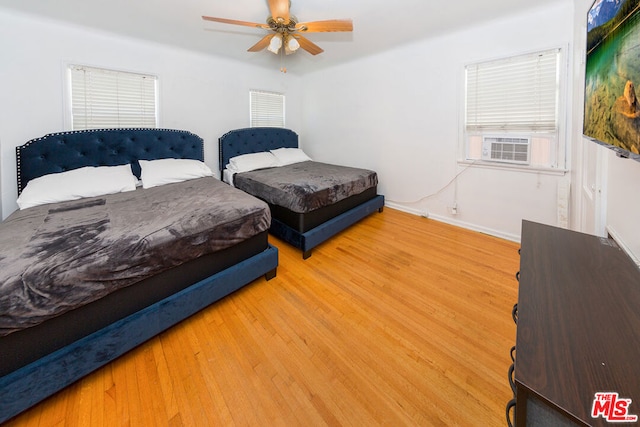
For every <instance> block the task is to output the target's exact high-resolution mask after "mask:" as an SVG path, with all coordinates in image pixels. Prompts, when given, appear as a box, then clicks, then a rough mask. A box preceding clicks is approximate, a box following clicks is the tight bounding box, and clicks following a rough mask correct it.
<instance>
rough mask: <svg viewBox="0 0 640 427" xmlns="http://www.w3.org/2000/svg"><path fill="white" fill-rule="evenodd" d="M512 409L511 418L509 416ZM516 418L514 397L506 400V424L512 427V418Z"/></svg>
mask: <svg viewBox="0 0 640 427" xmlns="http://www.w3.org/2000/svg"><path fill="white" fill-rule="evenodd" d="M512 409H513V418H512V417H511V410H512ZM515 418H516V399H511V400H510V401H509V402H507V425H508V426H509V427H513V420H515Z"/></svg>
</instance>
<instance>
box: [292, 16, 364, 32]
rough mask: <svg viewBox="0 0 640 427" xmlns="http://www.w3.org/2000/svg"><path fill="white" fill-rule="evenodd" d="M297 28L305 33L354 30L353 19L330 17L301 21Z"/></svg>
mask: <svg viewBox="0 0 640 427" xmlns="http://www.w3.org/2000/svg"><path fill="white" fill-rule="evenodd" d="M296 30H298V31H302V32H305V33H325V32H334V31H353V21H352V20H351V19H330V20H328V21H313V22H300V23H299V24H296Z"/></svg>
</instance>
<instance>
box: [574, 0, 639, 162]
mask: <svg viewBox="0 0 640 427" xmlns="http://www.w3.org/2000/svg"><path fill="white" fill-rule="evenodd" d="M586 53H587V55H586V56H587V58H586V73H585V103H584V127H583V132H584V135H585V136H586V137H588V138H590V139H592V140H595V141H596V142H598V143H601V144H604V145H606V146H608V147H609V148H612V149H614V150H615V151H616V152H618V154H619V155H621V156H625V157H626V156H629V157H632V158H634V159H636V160H640V155H639V154H640V102H639V101H638V100H637V99H636V86H638V85H640V0H596V1H595V3H594V4H593V6H592V7H591V9H590V10H589V13H588V16H587V50H586Z"/></svg>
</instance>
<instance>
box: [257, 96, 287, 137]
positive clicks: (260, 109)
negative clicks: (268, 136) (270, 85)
mask: <svg viewBox="0 0 640 427" xmlns="http://www.w3.org/2000/svg"><path fill="white" fill-rule="evenodd" d="M269 98H270V99H269ZM278 99H279V100H280V101H281V102H278ZM258 103H260V104H258ZM278 107H279V108H278ZM277 110H280V111H279V112H278V111H277ZM257 113H258V114H262V116H260V117H256V114H257ZM249 127H252V128H253V127H278V128H285V127H286V96H285V94H284V93H281V92H274V91H267V90H261V89H250V90H249Z"/></svg>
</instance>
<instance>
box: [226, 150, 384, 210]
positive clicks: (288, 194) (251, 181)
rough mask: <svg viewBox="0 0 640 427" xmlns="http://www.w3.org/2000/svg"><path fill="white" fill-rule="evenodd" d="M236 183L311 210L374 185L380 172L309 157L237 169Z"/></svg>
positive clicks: (286, 205)
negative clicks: (280, 163) (254, 167)
mask: <svg viewBox="0 0 640 427" xmlns="http://www.w3.org/2000/svg"><path fill="white" fill-rule="evenodd" d="M234 184H235V186H236V187H237V188H239V189H241V190H243V191H246V192H247V193H249V194H252V195H254V196H256V197H259V198H260V199H262V200H264V201H266V202H267V203H269V204H270V205H276V206H281V207H283V208H286V209H289V210H291V211H292V212H296V213H308V212H312V211H314V210H317V209H320V208H323V207H326V206H330V205H333V204H336V203H337V202H340V201H341V200H345V199H347V198H349V197H352V196H354V195H357V194H361V193H363V192H365V191H366V190H368V189H371V188H375V187H376V186H377V184H378V176H377V174H376V172H374V171H370V170H367V169H359V168H352V167H347V166H340V165H332V164H327V163H321V162H314V161H306V162H300V163H294V164H291V165H287V166H281V167H276V168H268V169H260V170H254V171H250V172H243V173H238V174H236V175H235V176H234Z"/></svg>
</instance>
